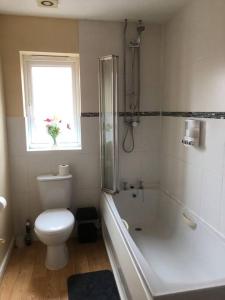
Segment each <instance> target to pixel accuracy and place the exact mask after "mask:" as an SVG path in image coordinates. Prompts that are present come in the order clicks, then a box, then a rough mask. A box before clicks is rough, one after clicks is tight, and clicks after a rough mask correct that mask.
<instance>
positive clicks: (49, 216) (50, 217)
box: [35, 208, 74, 235]
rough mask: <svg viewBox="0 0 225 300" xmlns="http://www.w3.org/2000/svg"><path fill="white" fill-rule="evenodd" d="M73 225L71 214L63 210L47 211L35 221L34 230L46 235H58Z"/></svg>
mask: <svg viewBox="0 0 225 300" xmlns="http://www.w3.org/2000/svg"><path fill="white" fill-rule="evenodd" d="M73 224H74V216H73V214H72V213H71V212H70V211H69V210H67V209H64V208H59V209H48V210H46V211H44V212H42V213H41V214H40V215H39V216H38V217H37V219H36V221H35V230H37V231H39V232H42V233H44V234H47V235H51V234H56V233H60V232H62V231H64V230H66V229H68V228H70V227H71V226H73Z"/></svg>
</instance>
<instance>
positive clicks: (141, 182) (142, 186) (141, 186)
mask: <svg viewBox="0 0 225 300" xmlns="http://www.w3.org/2000/svg"><path fill="white" fill-rule="evenodd" d="M138 189H139V190H143V189H144V185H143V181H142V180H140V181H139V182H138Z"/></svg>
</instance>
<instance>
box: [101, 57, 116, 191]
mask: <svg viewBox="0 0 225 300" xmlns="http://www.w3.org/2000/svg"><path fill="white" fill-rule="evenodd" d="M117 73H118V57H117V56H115V55H109V56H104V57H101V58H100V59H99V94H100V130H101V187H102V190H103V191H106V192H108V193H111V194H114V193H116V192H117V180H118V124H117V123H118V115H117V94H118V91H117V90H118V83H117V80H118V75H117Z"/></svg>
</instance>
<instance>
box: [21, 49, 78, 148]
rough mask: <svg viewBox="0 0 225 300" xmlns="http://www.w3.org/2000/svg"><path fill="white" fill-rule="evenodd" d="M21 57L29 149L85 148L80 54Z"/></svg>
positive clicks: (23, 54)
mask: <svg viewBox="0 0 225 300" xmlns="http://www.w3.org/2000/svg"><path fill="white" fill-rule="evenodd" d="M20 57H21V70H22V81H23V96H24V113H25V118H26V138H27V150H28V151H29V150H51V149H56V150H57V149H58V150H63V149H81V137H80V80H79V71H80V70H79V55H78V54H71V55H68V56H67V55H64V56H62V55H54V54H52V53H45V54H43V53H30V52H21V53H20ZM53 145H54V146H53Z"/></svg>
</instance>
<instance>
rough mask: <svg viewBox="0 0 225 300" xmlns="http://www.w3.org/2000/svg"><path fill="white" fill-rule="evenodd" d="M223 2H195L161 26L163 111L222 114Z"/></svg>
mask: <svg viewBox="0 0 225 300" xmlns="http://www.w3.org/2000/svg"><path fill="white" fill-rule="evenodd" d="M224 28H225V1H224V0H213V1H212V0H195V1H191V4H189V5H188V6H186V7H185V8H184V9H183V10H182V11H181V12H180V13H178V14H177V15H176V16H175V17H174V18H173V19H172V20H171V21H170V22H169V23H168V24H166V25H165V26H164V62H165V69H164V83H165V84H164V97H163V99H164V101H163V107H162V108H163V110H164V111H225V101H224V96H225V84H224V74H225V56H224V53H225V35H224Z"/></svg>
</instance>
